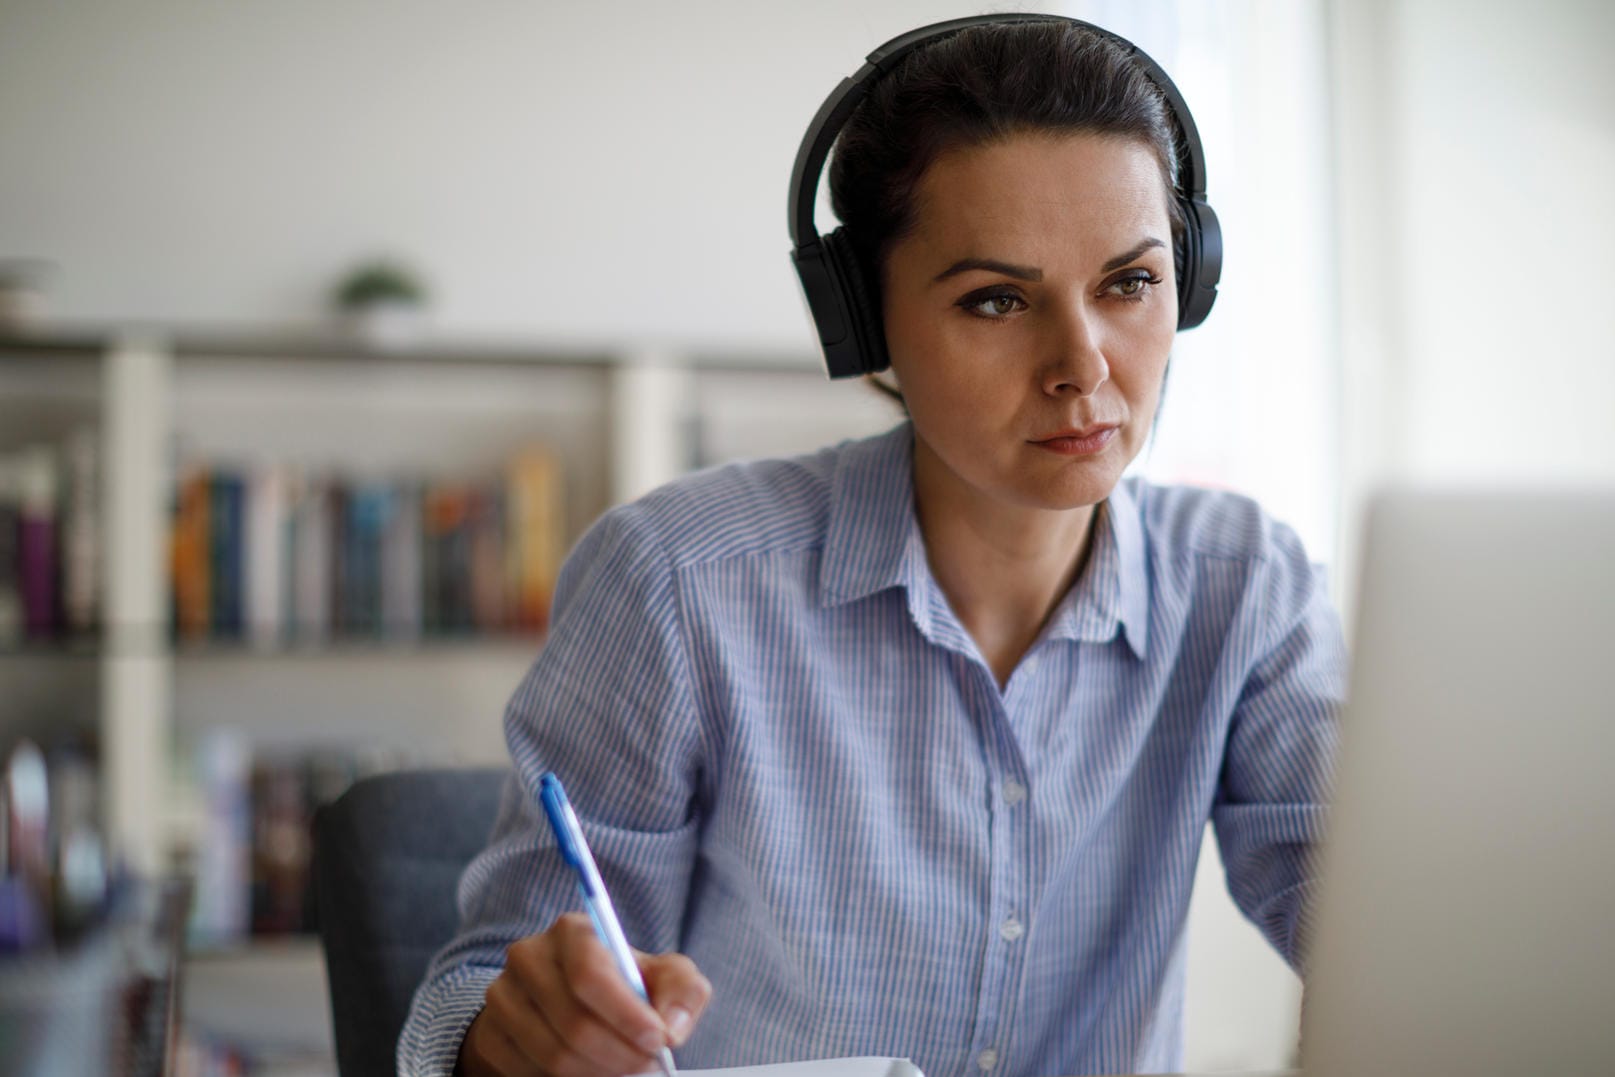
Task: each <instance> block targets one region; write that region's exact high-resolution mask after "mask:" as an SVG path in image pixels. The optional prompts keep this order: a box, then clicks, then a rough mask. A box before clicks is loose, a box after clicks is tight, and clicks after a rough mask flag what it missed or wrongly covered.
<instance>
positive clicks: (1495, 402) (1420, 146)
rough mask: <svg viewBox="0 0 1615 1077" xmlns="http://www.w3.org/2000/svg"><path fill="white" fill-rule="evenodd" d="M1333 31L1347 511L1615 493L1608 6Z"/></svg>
mask: <svg viewBox="0 0 1615 1077" xmlns="http://www.w3.org/2000/svg"><path fill="white" fill-rule="evenodd" d="M1334 27H1335V31H1336V34H1335V40H1336V68H1337V74H1338V83H1337V85H1338V88H1339V91H1340V93H1339V97H1338V103H1339V113H1338V121H1339V122H1338V130H1339V142H1338V154H1339V156H1338V164H1339V167H1338V170H1337V175H1338V177H1339V185H1340V188H1339V189H1340V194H1341V199H1340V217H1339V220H1340V243H1341V249H1342V254H1343V261H1342V348H1343V354H1344V356H1345V367H1344V372H1345V376H1346V381H1345V390H1346V395H1345V405H1346V407H1345V418H1346V429H1345V435H1346V436H1345V440H1344V445H1343V447H1344V451H1345V454H1346V456H1345V459H1346V472H1347V492H1348V494H1349V495H1350V498H1351V502H1352V508H1353V510H1354V512H1355V510H1356V509H1357V508H1359V507H1360V500H1361V497H1362V496H1363V494H1364V493H1365V492H1366V491H1368V490H1369V489H1371V488H1372V487H1373V486H1374V485H1376V484H1377V483H1379V482H1381V481H1384V480H1386V479H1400V480H1414V481H1459V482H1464V483H1482V484H1488V485H1492V486H1498V487H1501V486H1504V485H1508V484H1541V483H1544V482H1552V483H1564V482H1603V483H1609V482H1615V257H1612V252H1615V199H1612V198H1611V191H1612V190H1615V179H1612V177H1615V64H1611V63H1610V56H1611V53H1612V52H1615V5H1611V4H1609V3H1607V2H1605V0H1539V2H1536V3H1531V4H1528V5H1527V4H1520V3H1506V2H1503V0H1416V2H1410V3H1394V2H1390V0H1336V2H1335V4H1334ZM1353 519H1355V516H1354V517H1353Z"/></svg>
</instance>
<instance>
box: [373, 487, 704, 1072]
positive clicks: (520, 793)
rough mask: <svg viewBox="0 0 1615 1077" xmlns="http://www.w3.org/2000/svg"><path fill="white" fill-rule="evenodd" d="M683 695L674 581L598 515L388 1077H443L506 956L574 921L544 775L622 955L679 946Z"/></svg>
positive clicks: (689, 843) (686, 773)
mask: <svg viewBox="0 0 1615 1077" xmlns="http://www.w3.org/2000/svg"><path fill="white" fill-rule="evenodd" d="M689 684H690V678H689V676H688V673H687V669H686V662H685V654H684V641H683V638H682V632H681V627H680V620H679V611H678V605H677V597H676V590H675V587H674V579H673V572H672V569H671V567H670V565H669V564H668V562H667V559H666V557H665V555H664V554H663V552H662V551H661V549H660V546H659V544H658V542H657V541H656V536H655V535H654V534H653V533H652V530H651V528H650V527H649V525H648V524H647V522H646V517H645V515H644V514H643V513H642V512H641V511H640V510H639V509H638V508H637V507H634V506H630V507H628V508H623V509H618V510H615V511H613V512H611V513H608V514H607V515H606V516H605V517H603V518H602V519H601V521H600V522H599V523H597V524H596V525H595V526H594V527H593V528H592V529H591V530H590V531H589V533H588V534H587V535H586V536H585V537H584V538H583V540H582V541H581V542H580V543H579V545H578V548H577V549H576V550H575V551H574V553H573V554H572V555H571V557H569V558H568V560H567V563H566V567H565V569H564V570H563V572H562V575H561V580H560V582H559V585H558V587H557V591H556V597H555V603H554V611H553V615H552V619H551V630H550V634H549V637H548V639H547V640H546V642H545V644H544V647H543V649H542V651H541V652H540V653H539V655H538V657H537V659H536V660H535V661H534V663H533V665H532V667H531V668H530V669H529V671H528V673H527V675H526V677H525V678H524V680H523V681H522V683H521V685H520V687H518V689H517V690H516V692H515V694H514V696H513V698H512V699H511V702H510V704H509V706H508V708H507V710H506V713H505V737H506V742H507V744H508V746H509V749H510V754H511V757H512V760H513V761H514V763H515V772H514V775H513V777H512V779H511V782H510V785H509V786H508V787H507V789H506V791H505V796H504V799H503V802H502V804H501V808H500V812H499V817H498V821H497V823H496V824H495V827H494V831H493V834H492V836H491V838H490V840H489V845H488V848H487V849H485V850H484V851H483V852H482V853H481V854H479V855H478V856H477V858H476V859H475V860H473V861H472V863H471V864H470V866H469V867H468V868H467V869H466V872H465V874H464V876H463V877H462V878H461V881H460V889H459V908H460V932H459V934H458V935H457V936H456V937H455V938H454V939H453V940H452V941H451V942H450V943H449V944H448V945H447V946H446V947H444V949H443V950H442V951H441V952H439V954H438V955H437V957H436V958H435V959H434V960H433V962H432V965H431V967H430V969H429V970H428V972H427V975H426V977H425V980H424V981H423V983H422V985H421V987H420V988H419V990H418V991H417V992H416V995H415V1000H414V1004H413V1006H412V1007H411V1011H410V1014H409V1018H408V1020H407V1022H406V1024H405V1026H404V1030H403V1033H402V1035H401V1037H400V1039H399V1046H398V1072H399V1073H400V1074H411V1075H415V1074H420V1075H427V1074H432V1075H438V1074H449V1073H452V1072H453V1069H454V1065H455V1062H456V1059H457V1058H458V1055H459V1050H460V1044H461V1042H462V1041H463V1039H464V1037H465V1032H466V1029H467V1028H468V1027H469V1026H470V1024H471V1022H472V1020H473V1019H474V1018H475V1017H476V1015H477V1014H478V1013H479V1012H480V1011H481V1009H482V1006H483V998H484V994H485V992H486V990H487V988H488V985H489V984H490V983H492V982H493V980H494V979H495V978H496V977H497V976H498V975H499V972H500V970H501V969H502V968H503V966H504V961H505V949H506V948H507V947H508V946H509V945H510V944H511V943H513V942H515V941H517V940H519V939H521V938H524V937H526V936H528V935H532V934H536V933H538V932H541V931H543V930H545V929H546V928H547V927H548V926H549V925H550V924H551V923H552V922H553V921H554V920H555V918H556V917H557V916H559V915H560V914H562V913H564V912H567V911H569V910H573V909H577V908H580V907H581V906H580V905H579V903H578V899H577V894H576V889H575V883H574V877H573V876H572V875H571V874H570V873H569V872H568V871H566V870H565V868H564V867H563V865H562V864H561V861H560V858H559V856H558V855H557V854H556V852H555V848H554V842H553V839H552V838H551V836H550V832H549V827H548V825H547V823H546V822H545V820H544V817H543V811H542V808H541V807H539V801H538V797H537V786H538V779H539V777H540V775H541V774H542V773H543V772H544V771H545V770H551V769H553V770H555V771H556V772H557V773H558V774H559V775H560V777H561V780H562V782H563V783H564V784H565V785H566V787H567V793H568V796H569V799H571V801H572V803H573V806H574V808H575V810H576V811H577V814H578V816H579V820H580V822H581V824H582V826H583V829H584V834H585V837H586V838H587V839H588V841H589V844H590V847H591V849H592V850H593V852H594V855H595V858H596V860H597V861H598V863H599V866H600V871H601V875H602V876H603V878H604V880H605V883H606V886H607V888H608V889H609V890H610V892H611V894H612V898H613V902H614V904H615V906H616V908H617V912H618V915H619V918H620V919H621V920H622V923H623V928H624V931H625V933H626V934H627V936H628V938H629V941H630V942H632V943H633V945H635V946H636V947H638V948H639V949H641V950H646V951H652V952H655V951H661V950H666V949H671V948H673V947H674V946H675V945H676V942H677V939H678V930H679V925H680V921H681V918H682V916H683V913H684V895H686V894H687V893H688V890H689V875H690V871H691V869H692V865H693V862H694V858H695V852H696V837H697V825H698V820H697V818H696V815H695V803H696V791H697V783H698V781H699V777H700V763H699V760H700V756H701V752H700V744H701V738H700V736H699V733H698V723H697V721H696V717H695V709H694V705H693V701H692V698H691V696H690V689H689ZM562 761H564V763H563V762H562Z"/></svg>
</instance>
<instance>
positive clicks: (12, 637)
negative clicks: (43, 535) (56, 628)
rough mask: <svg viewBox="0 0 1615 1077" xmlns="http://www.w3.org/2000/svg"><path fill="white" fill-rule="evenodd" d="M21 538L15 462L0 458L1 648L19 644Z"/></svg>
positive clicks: (7, 458) (20, 512)
mask: <svg viewBox="0 0 1615 1077" xmlns="http://www.w3.org/2000/svg"><path fill="white" fill-rule="evenodd" d="M21 538H22V510H21V506H20V505H19V503H18V491H17V482H16V462H15V460H14V459H13V458H11V457H9V456H8V457H3V458H0V648H5V647H13V646H15V645H16V644H17V643H18V642H20V641H21V640H22V632H23V611H22V577H21V568H22V563H21V554H22V551H21V550H20V549H19V545H20V540H21Z"/></svg>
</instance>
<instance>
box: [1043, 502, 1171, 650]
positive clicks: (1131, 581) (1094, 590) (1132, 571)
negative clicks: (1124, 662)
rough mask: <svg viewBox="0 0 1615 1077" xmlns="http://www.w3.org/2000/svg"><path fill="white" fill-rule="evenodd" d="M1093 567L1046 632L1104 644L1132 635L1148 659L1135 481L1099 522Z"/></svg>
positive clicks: (1104, 508)
mask: <svg viewBox="0 0 1615 1077" xmlns="http://www.w3.org/2000/svg"><path fill="white" fill-rule="evenodd" d="M1090 541H1092V543H1093V547H1092V549H1091V550H1090V551H1089V553H1088V565H1087V567H1086V568H1085V569H1084V570H1083V573H1082V577H1081V578H1080V579H1078V580H1077V583H1076V585H1075V586H1074V587H1072V588H1071V592H1070V593H1069V594H1068V595H1066V597H1065V601H1063V602H1062V603H1061V604H1060V606H1059V607H1058V608H1057V609H1056V610H1055V613H1054V617H1053V619H1052V620H1051V621H1050V622H1049V627H1048V631H1047V632H1046V633H1045V635H1047V636H1048V637H1049V638H1052V639H1075V640H1084V641H1087V642H1093V643H1103V642H1108V641H1109V640H1112V639H1115V638H1116V632H1117V630H1118V629H1120V630H1121V632H1122V633H1123V634H1124V635H1125V636H1126V637H1127V645H1128V646H1129V647H1131V648H1132V650H1133V654H1135V655H1137V656H1138V657H1139V658H1143V657H1144V651H1145V648H1146V646H1147V645H1148V643H1149V608H1150V594H1149V573H1148V572H1147V570H1146V564H1145V551H1144V528H1143V523H1142V520H1141V519H1140V509H1139V503H1138V499H1137V491H1136V488H1135V486H1134V484H1133V483H1132V482H1131V481H1130V480H1123V481H1122V482H1119V483H1117V484H1116V488H1115V489H1114V490H1112V491H1111V493H1110V496H1109V497H1108V498H1106V499H1105V500H1104V502H1103V503H1102V504H1101V506H1100V509H1099V511H1098V514H1097V515H1096V516H1095V518H1094V524H1093V537H1092V539H1091V540H1090Z"/></svg>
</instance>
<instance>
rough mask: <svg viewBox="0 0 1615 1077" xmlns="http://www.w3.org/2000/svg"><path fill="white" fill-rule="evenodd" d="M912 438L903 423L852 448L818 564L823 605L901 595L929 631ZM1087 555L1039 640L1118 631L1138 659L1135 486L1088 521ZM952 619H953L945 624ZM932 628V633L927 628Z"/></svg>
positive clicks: (1144, 589)
mask: <svg viewBox="0 0 1615 1077" xmlns="http://www.w3.org/2000/svg"><path fill="white" fill-rule="evenodd" d="M913 459H914V433H913V427H912V426H911V425H910V424H909V423H906V422H905V423H902V424H900V425H898V426H897V427H894V428H893V429H892V430H890V431H888V432H887V433H885V434H881V435H878V436H876V437H873V438H868V439H866V440H863V441H856V442H852V443H850V444H849V445H848V446H847V447H846V449H845V451H844V452H842V454H841V456H840V458H839V459H838V460H837V462H836V470H835V474H834V477H833V478H832V479H831V491H830V516H829V526H828V530H827V532H826V535H825V545H824V559H823V561H822V563H821V566H820V574H819V596H820V600H821V601H822V602H823V603H824V604H825V605H831V606H833V605H840V604H842V603H847V602H854V601H857V600H858V599H860V598H865V597H867V596H869V595H872V594H875V593H876V592H879V591H884V590H886V589H888V588H891V587H903V588H905V589H907V591H908V593H909V599H910V603H909V604H910V607H911V610H912V611H913V612H914V614H915V617H916V619H917V620H918V621H921V622H925V623H922V624H921V625H920V627H921V628H922V630H924V629H926V628H927V626H928V625H929V624H930V622H932V621H934V620H936V619H937V618H935V617H934V616H933V615H934V614H937V613H939V612H940V611H939V610H937V609H935V608H934V607H935V605H936V603H937V602H941V601H944V600H943V599H942V598H941V595H940V594H939V593H937V594H933V593H932V592H934V591H935V586H934V585H933V584H932V583H931V582H930V580H931V574H930V568H929V566H928V565H927V563H926V559H925V544H924V541H923V540H922V539H921V537H920V528H919V523H918V521H917V520H916V519H915V515H914V480H913ZM1092 541H1093V543H1094V546H1093V550H1092V551H1091V553H1090V554H1089V556H1088V565H1087V568H1086V569H1084V571H1083V574H1082V578H1081V579H1079V580H1078V581H1077V584H1076V586H1074V587H1072V588H1071V592H1070V593H1069V594H1068V595H1066V597H1065V599H1064V600H1063V601H1062V602H1061V603H1060V606H1059V607H1058V608H1057V609H1056V610H1055V614H1054V617H1053V619H1052V620H1051V621H1050V623H1049V626H1048V630H1047V631H1046V632H1045V636H1046V637H1048V638H1064V639H1075V640H1084V641H1089V642H1098V643H1103V642H1109V641H1110V640H1112V639H1115V638H1116V633H1117V631H1118V629H1120V630H1121V631H1122V632H1123V633H1124V635H1125V636H1126V638H1127V643H1128V646H1129V647H1131V648H1132V650H1133V653H1134V654H1135V655H1137V656H1138V657H1140V658H1142V657H1143V656H1144V650H1145V646H1146V644H1147V642H1148V626H1149V577H1148V574H1147V573H1146V571H1145V556H1144V554H1145V551H1144V536H1143V525H1142V522H1141V520H1140V509H1139V504H1138V500H1137V498H1136V493H1135V490H1134V487H1133V484H1132V482H1131V481H1126V480H1124V481H1123V482H1120V483H1117V485H1116V488H1115V489H1114V490H1113V491H1112V492H1111V495H1110V497H1109V498H1107V499H1106V500H1105V502H1104V504H1103V507H1102V509H1101V510H1100V511H1099V513H1098V514H1097V516H1096V518H1095V520H1094V529H1093V539H1092ZM946 620H948V621H951V620H952V618H951V617H950V618H946ZM931 627H937V626H936V625H931Z"/></svg>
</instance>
